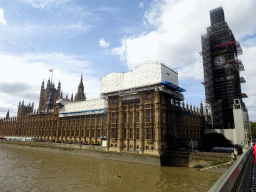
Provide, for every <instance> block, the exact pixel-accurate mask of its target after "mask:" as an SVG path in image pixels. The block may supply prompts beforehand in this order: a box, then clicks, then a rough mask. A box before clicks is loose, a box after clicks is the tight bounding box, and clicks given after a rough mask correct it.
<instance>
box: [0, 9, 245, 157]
mask: <svg viewBox="0 0 256 192" xmlns="http://www.w3.org/2000/svg"><path fill="white" fill-rule="evenodd" d="M222 13H223V10H222V8H217V9H214V10H212V11H211V12H210V14H211V22H212V20H213V19H214V18H215V16H216V14H217V15H222ZM223 18H224V13H223ZM221 23H223V25H220V24H221ZM225 23H226V22H225V20H223V19H222V20H220V21H218V22H217V23H214V22H212V28H214V27H219V26H225V27H226V26H227V25H224V24H225ZM214 29H215V28H214ZM215 30H218V29H217V28H216V29H215ZM219 30H220V31H222V32H223V29H219ZM225 30H227V31H228V30H230V29H229V28H225ZM215 34H216V33H215ZM215 38H219V37H218V36H216V37H215ZM232 38H233V36H232ZM208 40H209V39H208ZM208 40H207V41H208ZM209 41H210V40H209ZM226 41H227V42H228V41H234V38H233V39H228V38H226V39H221V40H219V41H218V44H219V45H221V44H223V43H226ZM205 42H206V40H205V36H204V35H202V48H203V53H202V55H203V62H204V73H205V75H206V73H209V74H207V76H205V86H206V96H207V98H206V99H207V100H209V98H210V99H212V100H211V102H212V103H213V104H214V105H212V108H211V111H212V114H214V113H217V110H220V111H221V110H222V109H221V105H222V106H223V110H224V108H225V110H226V111H224V112H223V113H224V115H226V117H223V113H220V112H219V113H218V115H222V116H220V117H219V120H220V122H222V124H221V123H219V124H218V123H217V119H216V118H215V117H213V118H212V119H213V120H214V121H216V123H214V125H215V124H216V125H218V127H211V129H212V130H216V132H218V129H225V128H228V129H230V130H233V131H235V130H237V128H234V127H235V126H237V125H238V123H237V122H238V121H237V120H235V119H232V118H233V116H234V117H235V116H236V111H234V115H233V111H232V110H231V107H229V106H231V105H232V103H233V100H234V101H236V102H237V104H240V103H242V106H244V107H242V108H241V110H242V111H243V113H245V112H246V107H245V105H244V104H243V102H242V99H241V89H240V80H239V82H238V81H236V82H235V85H234V86H235V87H238V88H239V90H238V91H237V93H236V92H235V94H236V95H234V96H231V95H230V93H229V92H228V93H225V94H229V95H228V98H232V101H227V102H226V101H225V97H227V96H225V95H222V98H221V97H220V96H219V95H218V93H217V91H216V90H217V89H219V88H218V87H217V86H219V85H220V83H216V82H217V81H215V85H216V86H215V87H214V88H215V91H214V90H213V93H212V94H217V95H216V96H215V97H212V96H214V95H210V96H209V88H208V87H209V86H210V83H211V81H212V79H217V78H218V79H219V80H220V81H221V79H225V80H226V81H228V78H227V77H225V75H226V74H225V73H224V72H223V73H222V74H223V78H221V77H219V76H220V74H221V73H220V70H222V71H223V69H224V70H227V69H229V68H228V67H233V68H234V70H232V73H233V71H235V73H236V74H234V75H239V72H238V70H239V68H238V67H236V63H235V61H233V60H235V59H236V58H225V57H224V56H223V55H225V54H224V52H223V50H224V49H223V50H222V52H221V53H219V55H218V54H217V52H216V53H214V54H215V55H213V54H212V55H211V54H210V55H209V56H208V55H207V54H208V53H207V50H206V48H205ZM229 45H230V44H227V43H226V44H225V45H224V46H229ZM209 46H216V45H209ZM233 47H234V46H233ZM216 49H217V48H216ZM211 50H213V49H211ZM224 51H225V50H224ZM232 51H233V54H234V55H235V57H236V55H237V53H238V49H237V47H235V48H234V49H232ZM234 55H233V56H234ZM217 57H218V61H219V60H220V59H222V60H223V61H222V60H221V62H222V63H217V64H216V65H214V63H216V60H217V59H216V58H217ZM220 57H221V58H220ZM207 59H208V60H209V61H208V60H207ZM225 59H226V60H227V62H226V60H225ZM228 59H229V61H230V62H231V61H233V63H229V62H228ZM232 59H233V60H232ZM207 62H208V63H207ZM209 65H210V66H211V71H210V69H208V68H207V67H209ZM233 68H232V69H233ZM217 70H219V71H218V75H219V76H218V77H217V76H216V77H214V76H213V75H212V74H214V73H215V72H216V71H217ZM210 72H211V74H210ZM209 75H212V76H213V77H212V79H210V80H208V79H207V78H208V76H209ZM213 83H214V80H213ZM238 83H239V85H238ZM224 84H225V83H224ZM224 84H223V85H224ZM221 85H222V84H221ZM211 86H212V85H211ZM184 91H185V90H184V89H182V88H181V87H179V86H178V73H177V72H175V71H173V70H172V69H170V68H168V67H167V66H166V65H165V64H164V63H162V62H152V63H144V64H142V65H140V66H138V67H137V68H135V69H134V70H132V71H129V72H127V73H110V74H109V75H107V76H106V77H104V78H102V79H101V97H100V98H99V99H93V100H86V96H85V93H84V86H83V78H82V77H81V81H80V83H79V85H78V90H77V93H76V95H75V97H74V98H73V94H72V96H71V98H70V99H69V98H68V97H66V98H63V96H62V92H61V83H60V82H59V83H58V86H57V88H55V85H54V83H53V82H51V81H50V79H49V80H48V82H47V85H46V87H45V84H44V81H43V82H42V85H41V92H40V100H39V107H38V110H37V111H34V104H32V105H30V104H29V105H25V104H24V101H23V102H22V103H19V106H18V112H17V117H11V118H9V112H8V113H7V116H6V118H5V119H2V120H1V121H0V135H5V136H19V137H21V136H23V137H37V138H38V139H39V140H40V141H51V142H66V143H80V144H85V145H91V144H99V145H102V144H103V142H105V144H104V145H105V147H106V150H110V151H117V152H120V151H127V152H140V153H143V154H156V155H159V154H160V153H161V150H164V149H166V148H168V147H170V145H172V146H173V145H175V142H171V140H175V138H176V139H177V138H180V139H181V140H183V141H185V142H186V144H188V143H189V142H190V141H191V140H193V141H200V139H201V137H202V136H203V135H204V134H205V130H206V129H208V128H209V121H208V117H209V116H208V112H207V110H206V112H205V113H204V110H203V104H202V103H201V104H200V107H199V108H198V107H197V108H196V107H195V106H194V107H192V106H191V105H190V106H189V105H188V104H185V103H184V96H183V95H182V92H184ZM239 91H240V92H239ZM233 92H234V91H233ZM233 92H232V93H233ZM222 93H223V94H224V92H222ZM215 103H216V104H215ZM215 105H216V106H217V105H218V107H220V109H215V108H214V106H215ZM234 106H238V105H234ZM235 109H239V110H240V108H239V106H238V107H235V108H234V110H235ZM228 110H229V111H228ZM227 113H230V114H229V115H227ZM247 116H248V115H247ZM223 118H224V121H223ZM225 119H228V121H227V123H226V122H225ZM239 122H240V121H239ZM243 122H244V121H243ZM225 123H226V124H227V125H228V127H226V124H225ZM211 126H213V124H211ZM221 126H225V127H221ZM242 126H243V128H239V129H241V130H244V129H245V131H246V130H247V129H248V127H246V126H245V125H242ZM213 128H214V129H213ZM226 132H227V133H228V131H226ZM237 133H238V132H237ZM232 134H233V132H232ZM246 134H247V135H246ZM246 134H245V133H244V135H246V136H245V138H244V139H243V140H245V139H246V138H247V139H248V137H249V133H247V132H246ZM233 135H234V134H233ZM227 137H229V135H227ZM235 139H236V138H235ZM230 140H232V138H231V139H230ZM235 141H236V140H235Z"/></svg>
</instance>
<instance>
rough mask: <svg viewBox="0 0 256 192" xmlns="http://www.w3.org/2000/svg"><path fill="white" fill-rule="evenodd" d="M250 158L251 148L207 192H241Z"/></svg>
mask: <svg viewBox="0 0 256 192" xmlns="http://www.w3.org/2000/svg"><path fill="white" fill-rule="evenodd" d="M251 157H252V155H251V148H250V147H248V148H247V150H246V151H245V152H244V153H243V154H242V155H241V156H240V157H239V158H238V159H237V160H236V161H235V163H234V164H233V165H232V166H230V167H229V169H228V170H227V171H226V172H225V173H224V174H223V175H222V176H221V177H220V178H219V180H218V181H217V182H216V183H215V184H214V185H213V186H212V187H211V189H210V190H209V192H217V191H223V192H224V191H225V192H227V191H241V190H242V187H243V185H244V183H245V178H246V174H247V173H248V168H249V166H248V165H249V159H250V158H251Z"/></svg>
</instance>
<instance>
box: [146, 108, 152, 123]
mask: <svg viewBox="0 0 256 192" xmlns="http://www.w3.org/2000/svg"><path fill="white" fill-rule="evenodd" d="M146 115H147V116H146V118H147V119H146V121H147V122H148V123H151V122H153V114H152V110H147V111H146Z"/></svg>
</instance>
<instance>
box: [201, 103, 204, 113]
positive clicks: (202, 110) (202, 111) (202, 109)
mask: <svg viewBox="0 0 256 192" xmlns="http://www.w3.org/2000/svg"><path fill="white" fill-rule="evenodd" d="M200 115H202V116H203V115H204V108H203V103H202V101H201V103H200Z"/></svg>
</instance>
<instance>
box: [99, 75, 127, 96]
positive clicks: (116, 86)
mask: <svg viewBox="0 0 256 192" xmlns="http://www.w3.org/2000/svg"><path fill="white" fill-rule="evenodd" d="M123 83H124V74H123V73H110V74H109V75H107V76H106V77H104V78H102V79H101V93H107V92H109V90H111V91H110V92H115V91H118V90H122V88H123Z"/></svg>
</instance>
